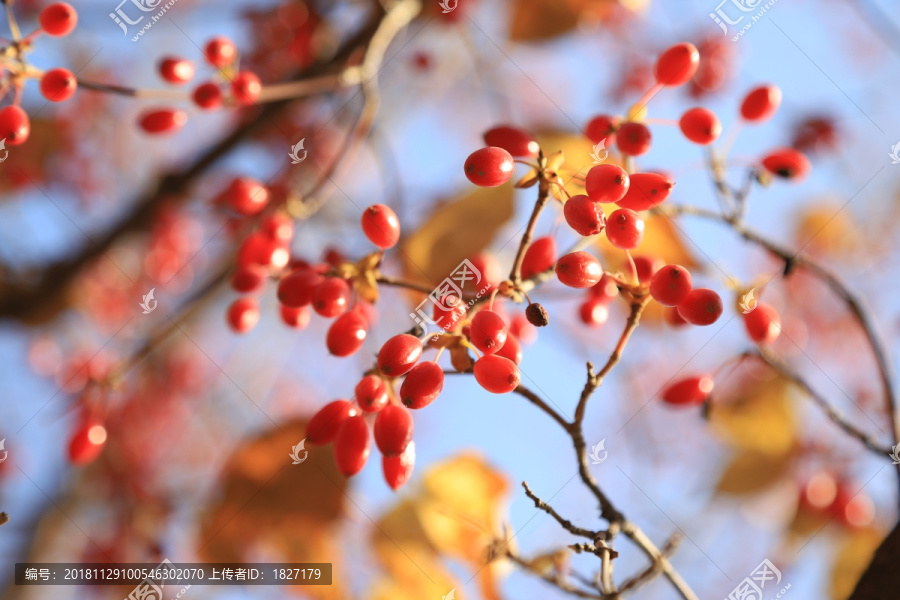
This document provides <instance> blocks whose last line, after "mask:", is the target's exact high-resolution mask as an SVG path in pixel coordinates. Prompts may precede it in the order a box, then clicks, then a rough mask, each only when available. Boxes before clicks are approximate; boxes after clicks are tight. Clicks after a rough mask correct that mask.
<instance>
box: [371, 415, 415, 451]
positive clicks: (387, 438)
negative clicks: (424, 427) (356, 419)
mask: <svg viewBox="0 0 900 600" xmlns="http://www.w3.org/2000/svg"><path fill="white" fill-rule="evenodd" d="M374 430H375V444H376V445H377V446H378V449H379V450H380V451H381V453H382V454H384V455H385V456H397V455H398V454H402V453H403V451H404V450H406V447H407V446H408V445H409V443H410V442H411V441H412V435H413V418H412V414H411V413H410V412H409V411H408V410H406V408H405V407H403V406H400V405H399V404H388V405H387V406H385V407H384V408H383V409H382V410H381V411H380V412H379V413H378V416H377V417H375V427H374Z"/></svg>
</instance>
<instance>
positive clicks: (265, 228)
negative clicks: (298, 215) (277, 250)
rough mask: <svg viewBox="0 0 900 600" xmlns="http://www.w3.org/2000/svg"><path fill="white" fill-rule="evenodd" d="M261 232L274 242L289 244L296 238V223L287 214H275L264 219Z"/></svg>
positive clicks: (261, 222) (261, 223) (260, 228)
mask: <svg viewBox="0 0 900 600" xmlns="http://www.w3.org/2000/svg"><path fill="white" fill-rule="evenodd" d="M259 230H260V231H261V232H262V233H263V234H264V235H265V236H266V237H268V238H269V239H271V240H272V241H274V242H279V243H282V244H287V243H289V242H290V241H291V239H292V238H293V237H294V222H293V221H292V220H291V218H290V217H289V216H287V215H285V214H282V213H275V214H271V215H267V216H266V217H263V220H262V221H260V223H259Z"/></svg>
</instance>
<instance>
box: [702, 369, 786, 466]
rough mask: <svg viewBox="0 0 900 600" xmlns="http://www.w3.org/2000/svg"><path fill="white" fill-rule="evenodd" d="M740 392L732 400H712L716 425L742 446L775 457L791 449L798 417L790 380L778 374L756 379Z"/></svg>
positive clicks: (711, 413)
mask: <svg viewBox="0 0 900 600" xmlns="http://www.w3.org/2000/svg"><path fill="white" fill-rule="evenodd" d="M741 394H742V395H741V397H739V398H737V399H735V400H732V401H729V402H722V401H718V402H717V401H716V400H714V401H713V407H712V410H711V411H710V421H711V422H712V424H713V427H715V428H716V429H717V430H719V431H720V432H722V433H723V434H724V435H725V437H726V438H727V439H728V441H729V442H730V443H731V444H733V445H734V446H736V447H738V448H741V449H743V450H749V451H755V452H757V453H759V454H767V455H769V456H772V457H776V456H784V455H786V454H787V453H788V452H790V451H791V450H792V448H793V447H794V444H795V441H796V418H795V416H794V410H793V407H792V406H791V401H790V394H789V386H788V383H787V382H786V381H785V380H784V379H783V378H781V377H776V378H773V379H771V380H769V381H765V382H761V383H753V384H751V385H750V387H747V388H743V389H742V390H741ZM720 400H721V399H720Z"/></svg>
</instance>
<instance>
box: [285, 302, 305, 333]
mask: <svg viewBox="0 0 900 600" xmlns="http://www.w3.org/2000/svg"><path fill="white" fill-rule="evenodd" d="M311 314H312V313H311V312H310V310H309V307H308V306H298V307H296V308H294V307H291V306H282V307H281V320H282V321H284V323H285V325H287V326H289V327H293V328H294V329H306V326H307V325H309V319H310V315H311Z"/></svg>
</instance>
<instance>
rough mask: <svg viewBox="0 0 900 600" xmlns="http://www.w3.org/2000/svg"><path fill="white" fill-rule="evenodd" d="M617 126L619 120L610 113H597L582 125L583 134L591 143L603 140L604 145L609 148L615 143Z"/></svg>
mask: <svg viewBox="0 0 900 600" xmlns="http://www.w3.org/2000/svg"><path fill="white" fill-rule="evenodd" d="M618 128H619V120H618V119H617V118H616V117H612V116H610V115H597V116H596V117H594V118H592V119H591V120H590V121H588V123H587V125H585V127H584V135H585V136H587V139H589V140H591V143H592V144H599V143H600V142H604V144H603V145H604V147H606V148H611V147H612V145H613V144H615V143H616V130H617V129H618Z"/></svg>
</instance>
